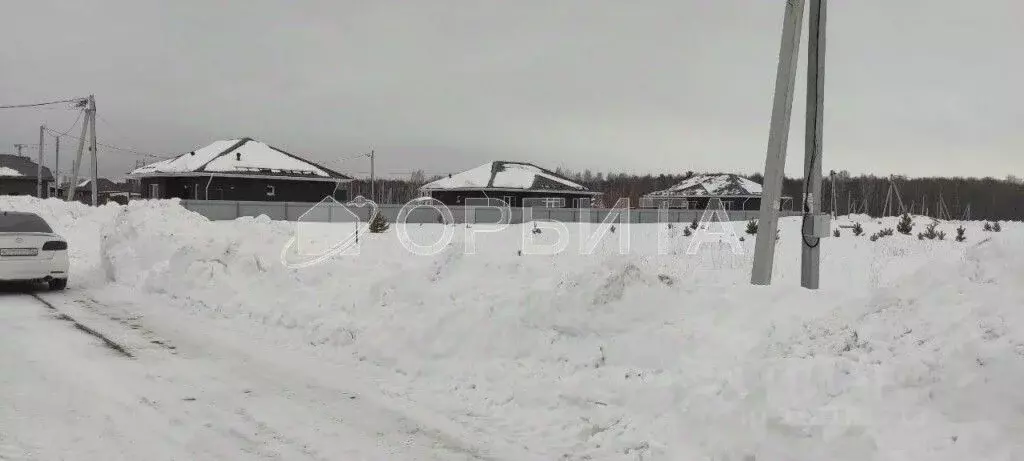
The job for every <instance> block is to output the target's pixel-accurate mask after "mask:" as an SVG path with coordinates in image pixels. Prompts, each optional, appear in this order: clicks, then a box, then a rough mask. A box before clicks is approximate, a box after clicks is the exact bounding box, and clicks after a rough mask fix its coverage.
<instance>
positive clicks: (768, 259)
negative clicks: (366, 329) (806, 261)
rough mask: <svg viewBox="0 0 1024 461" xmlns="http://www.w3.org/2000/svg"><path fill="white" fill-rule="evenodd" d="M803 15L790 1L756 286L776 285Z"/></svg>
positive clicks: (799, 4) (796, 1) (797, 1)
mask: <svg viewBox="0 0 1024 461" xmlns="http://www.w3.org/2000/svg"><path fill="white" fill-rule="evenodd" d="M812 1H813V0H812ZM803 16H804V0H787V1H786V14H785V17H784V19H783V24H782V46H781V49H780V50H779V68H778V71H777V73H776V75H775V96H774V100H773V103H772V121H771V129H770V131H769V132H768V155H767V159H766V160H765V165H764V184H763V185H762V187H761V212H760V214H759V217H760V219H759V221H760V222H759V223H758V226H757V242H756V243H755V245H754V268H753V271H752V273H751V276H750V282H751V283H753V284H755V285H768V284H770V283H771V282H772V265H773V264H774V262H775V235H776V231H777V230H778V225H779V202H780V196H781V195H782V175H783V173H784V172H785V168H786V144H787V143H788V142H789V125H790V118H791V114H792V112H793V87H794V86H795V85H796V66H797V49H798V48H799V47H800V29H801V27H803Z"/></svg>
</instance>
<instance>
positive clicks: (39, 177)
mask: <svg viewBox="0 0 1024 461" xmlns="http://www.w3.org/2000/svg"><path fill="white" fill-rule="evenodd" d="M44 131H46V125H39V157H38V158H37V160H38V161H39V162H38V163H39V164H38V165H36V197H39V198H43V132H44Z"/></svg>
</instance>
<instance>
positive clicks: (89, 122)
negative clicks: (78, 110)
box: [67, 95, 98, 206]
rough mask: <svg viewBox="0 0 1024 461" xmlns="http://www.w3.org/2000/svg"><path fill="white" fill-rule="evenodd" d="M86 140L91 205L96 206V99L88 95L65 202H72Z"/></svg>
mask: <svg viewBox="0 0 1024 461" xmlns="http://www.w3.org/2000/svg"><path fill="white" fill-rule="evenodd" d="M90 127H92V130H91V131H92V136H91V137H90V138H86V135H87V134H88V133H89V128H90ZM86 139H89V144H90V147H89V150H90V151H92V204H93V206H95V205H96V202H97V198H96V180H97V172H98V168H97V160H96V98H95V97H94V96H93V95H89V98H88V99H87V100H86V108H85V120H83V121H82V136H81V137H80V138H78V153H77V155H75V164H74V168H73V170H72V172H71V183H70V184H69V185H68V195H67V200H68V201H70V200H74V198H75V189H76V188H77V187H78V173H79V172H80V170H81V168H82V151H84V150H85V143H86Z"/></svg>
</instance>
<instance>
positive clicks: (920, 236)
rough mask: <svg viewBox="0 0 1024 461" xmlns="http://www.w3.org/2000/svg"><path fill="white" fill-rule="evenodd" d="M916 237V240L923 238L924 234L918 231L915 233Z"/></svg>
mask: <svg viewBox="0 0 1024 461" xmlns="http://www.w3.org/2000/svg"><path fill="white" fill-rule="evenodd" d="M917 239H918V240H924V234H922V233H920V232H918V233H917Z"/></svg>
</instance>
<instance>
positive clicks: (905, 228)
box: [896, 213, 914, 235]
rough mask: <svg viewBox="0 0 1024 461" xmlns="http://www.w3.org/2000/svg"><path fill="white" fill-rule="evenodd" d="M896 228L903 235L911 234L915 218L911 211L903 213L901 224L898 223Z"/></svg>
mask: <svg viewBox="0 0 1024 461" xmlns="http://www.w3.org/2000/svg"><path fill="white" fill-rule="evenodd" d="M896 230H897V231H899V232H900V233H901V234H903V235H910V232H911V231H912V230H914V218H911V217H910V214H909V213H903V216H902V217H901V218H900V222H899V224H897V225H896Z"/></svg>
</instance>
